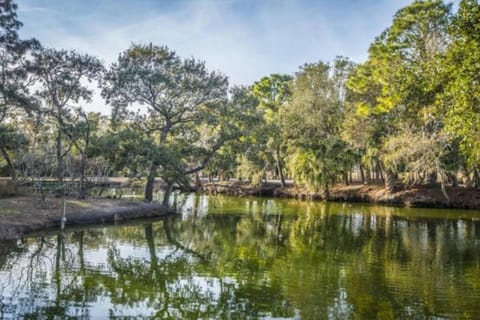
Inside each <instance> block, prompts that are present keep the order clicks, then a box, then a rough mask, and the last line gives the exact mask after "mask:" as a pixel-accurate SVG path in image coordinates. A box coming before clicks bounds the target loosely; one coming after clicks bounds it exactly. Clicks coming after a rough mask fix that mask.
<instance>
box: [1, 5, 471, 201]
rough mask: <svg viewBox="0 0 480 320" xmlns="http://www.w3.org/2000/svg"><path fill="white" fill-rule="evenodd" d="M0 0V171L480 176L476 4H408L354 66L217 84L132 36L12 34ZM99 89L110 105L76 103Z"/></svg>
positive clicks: (428, 178)
mask: <svg viewBox="0 0 480 320" xmlns="http://www.w3.org/2000/svg"><path fill="white" fill-rule="evenodd" d="M21 26H22V23H21V22H20V21H19V20H18V17H17V5H16V4H15V3H14V2H13V1H11V0H4V1H1V2H0V156H1V157H2V161H1V162H0V166H1V168H0V170H1V173H2V175H7V176H10V178H11V180H12V181H13V182H17V183H19V182H21V180H25V179H29V178H31V179H34V178H38V177H55V178H56V179H58V181H60V182H63V181H64V180H65V179H67V178H70V179H72V178H75V179H78V180H79V181H80V186H81V187H80V192H79V195H80V196H81V197H83V196H85V194H86V193H87V190H86V181H87V180H88V179H92V178H94V177H105V176H125V177H136V178H141V179H144V181H145V199H146V200H149V201H151V200H152V199H153V193H154V188H153V186H154V179H155V177H160V178H161V179H162V180H163V182H164V185H165V187H164V189H165V190H164V191H165V194H166V196H165V199H166V200H165V201H168V196H169V195H170V193H171V192H172V190H173V188H174V186H179V187H184V188H188V187H189V186H190V185H191V180H192V177H197V178H198V176H199V175H200V174H203V175H208V176H209V177H216V178H218V179H228V178H233V177H235V178H240V179H244V180H249V181H251V182H252V183H253V184H261V183H263V182H264V181H265V180H267V179H272V178H274V179H278V180H279V181H280V183H281V184H282V185H285V183H286V180H287V179H288V178H292V179H294V181H295V183H296V184H297V185H299V186H303V187H306V188H308V189H311V190H316V191H321V192H322V193H323V194H324V196H325V197H326V198H328V194H329V188H330V187H331V186H332V185H333V184H335V183H350V182H351V181H352V172H355V173H356V174H357V175H358V177H359V178H360V179H361V180H362V181H363V182H364V183H366V184H369V183H372V182H382V183H384V184H385V188H386V189H387V190H388V191H390V192H392V191H393V190H394V186H395V183H396V182H403V183H404V184H406V185H414V184H425V185H427V186H431V187H434V186H436V185H439V186H440V187H441V188H442V190H443V192H444V195H445V197H447V198H448V192H447V190H446V188H445V187H446V185H453V186H457V185H459V184H462V185H463V186H465V187H466V188H480V5H479V4H478V2H477V1H475V0H461V1H460V3H459V8H458V10H457V11H456V12H453V10H452V5H451V4H446V3H444V2H443V1H440V0H428V1H414V2H413V3H412V4H410V5H409V6H407V7H405V8H403V9H401V10H399V11H398V12H397V13H396V14H395V16H394V17H393V22H392V24H391V26H390V27H389V28H387V29H386V30H385V31H384V32H382V34H380V35H379V36H378V37H377V38H376V39H375V40H374V42H373V43H372V44H371V46H370V49H369V55H368V59H367V60H366V61H365V62H363V63H360V64H355V63H353V62H352V61H350V60H349V59H348V58H344V57H338V58H337V59H335V60H334V61H333V62H331V63H325V62H317V63H306V64H305V65H303V66H301V67H300V68H299V70H298V72H297V73H295V75H293V76H290V75H282V74H272V75H270V76H266V77H264V78H262V79H260V80H259V81H257V82H255V83H253V84H252V85H251V86H229V83H228V79H227V77H226V76H225V75H223V74H221V73H218V72H211V71H209V70H207V68H206V67H205V63H204V62H202V61H199V60H196V59H194V58H189V59H185V58H181V57H179V56H178V55H177V54H176V53H175V52H174V51H172V50H171V49H169V48H167V47H165V46H157V45H154V44H146V45H144V44H132V45H131V46H130V48H128V49H127V50H125V51H124V52H122V53H121V54H120V55H119V58H118V61H116V62H115V63H113V64H111V65H110V66H108V67H106V66H104V65H103V64H102V63H101V61H100V60H99V59H97V58H96V57H94V56H91V55H88V54H80V53H78V52H76V51H69V50H61V49H52V48H45V47H43V46H42V45H41V44H40V42H39V41H37V40H35V39H28V40H25V39H21V38H20V37H19V35H18V31H19V29H20V28H21ZM95 91H97V92H100V93H101V96H102V97H103V98H104V101H105V103H106V104H107V105H109V106H110V107H111V110H112V112H111V115H110V116H104V115H101V114H100V113H96V112H90V113H87V112H86V111H85V110H84V107H85V106H87V105H88V104H91V103H93V102H92V97H93V94H94V93H95Z"/></svg>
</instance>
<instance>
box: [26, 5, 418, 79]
mask: <svg viewBox="0 0 480 320" xmlns="http://www.w3.org/2000/svg"><path fill="white" fill-rule="evenodd" d="M17 2H18V5H19V18H20V20H21V21H22V22H23V23H24V28H23V29H22V31H21V33H22V35H23V36H24V37H32V36H33V37H36V38H38V39H39V40H40V41H41V42H42V43H43V44H44V45H46V46H49V47H56V48H67V49H77V50H79V51H81V52H84V53H90V54H94V55H96V56H98V57H100V58H101V59H102V60H103V61H105V62H106V63H111V62H112V61H114V60H115V59H116V57H117V56H118V53H119V52H120V51H123V50H125V49H126V48H127V47H128V46H129V45H130V43H132V42H153V43H155V44H161V45H167V46H168V47H170V48H171V49H174V50H176V51H177V53H178V54H179V55H181V56H194V57H196V58H198V59H201V60H205V61H206V63H207V66H208V67H209V68H210V69H215V70H220V71H222V72H223V73H225V74H226V75H227V76H229V78H230V82H231V83H233V84H250V83H252V82H253V81H256V80H258V79H259V78H261V77H262V76H264V75H268V74H271V73H288V74H292V73H294V72H295V71H296V70H297V69H298V66H300V65H302V64H303V63H305V62H315V61H319V60H323V61H331V60H332V59H333V58H335V56H337V55H343V56H348V57H350V58H351V59H352V60H354V61H357V62H359V61H363V60H364V59H365V58H366V56H367V49H368V46H369V44H370V43H371V42H372V40H373V39H374V37H375V36H377V35H378V34H380V32H381V31H382V30H384V29H385V28H386V27H388V26H389V25H390V23H391V20H392V16H393V15H394V13H395V12H396V11H397V10H398V9H400V8H401V7H403V6H405V5H407V4H408V3H410V1H409V0H377V1H374V0H364V1H360V0H358V1H353V0H352V1H348V0H339V1H327V0H83V1H81V0H18V1H17Z"/></svg>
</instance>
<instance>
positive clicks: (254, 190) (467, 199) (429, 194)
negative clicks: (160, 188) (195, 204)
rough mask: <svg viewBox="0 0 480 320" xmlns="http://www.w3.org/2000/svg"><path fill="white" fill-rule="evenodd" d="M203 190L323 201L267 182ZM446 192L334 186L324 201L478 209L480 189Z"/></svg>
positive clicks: (225, 184) (234, 183)
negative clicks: (446, 196)
mask: <svg viewBox="0 0 480 320" xmlns="http://www.w3.org/2000/svg"><path fill="white" fill-rule="evenodd" d="M203 190H204V192H206V193H212V194H226V195H235V196H248V195H259V196H272V197H281V198H295V199H301V200H323V199H322V196H321V194H320V193H318V192H310V191H308V190H306V189H303V188H299V187H296V186H288V187H285V188H281V187H280V185H279V184H278V183H268V184H264V185H262V186H261V187H253V186H251V185H250V184H248V183H246V182H239V181H228V182H219V183H215V184H212V183H208V184H205V185H204V186H203ZM447 193H448V195H449V198H450V201H447V199H446V198H445V197H444V195H443V194H442V191H441V190H440V187H437V188H433V189H429V188H426V187H425V186H415V187H411V188H404V187H403V186H401V185H397V186H396V188H395V192H393V193H388V192H386V191H385V188H384V187H383V185H363V184H355V185H348V186H346V185H337V186H334V187H332V189H331V190H330V197H329V199H328V200H329V201H335V202H362V203H375V204H381V205H390V206H406V207H418V208H455V209H480V190H473V189H466V188H463V187H455V188H454V187H447Z"/></svg>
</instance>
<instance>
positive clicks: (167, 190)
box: [162, 182, 173, 207]
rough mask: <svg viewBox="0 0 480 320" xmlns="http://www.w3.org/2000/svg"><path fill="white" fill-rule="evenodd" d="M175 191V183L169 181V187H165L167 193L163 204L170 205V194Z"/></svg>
mask: <svg viewBox="0 0 480 320" xmlns="http://www.w3.org/2000/svg"><path fill="white" fill-rule="evenodd" d="M172 191H173V183H171V182H167V187H166V188H165V194H164V196H163V202H162V203H163V205H164V206H167V207H168V202H169V200H170V195H171V194H172Z"/></svg>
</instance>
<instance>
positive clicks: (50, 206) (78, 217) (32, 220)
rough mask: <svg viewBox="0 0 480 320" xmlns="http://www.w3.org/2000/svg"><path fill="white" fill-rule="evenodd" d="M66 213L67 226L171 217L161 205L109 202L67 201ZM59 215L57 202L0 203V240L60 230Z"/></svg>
mask: <svg viewBox="0 0 480 320" xmlns="http://www.w3.org/2000/svg"><path fill="white" fill-rule="evenodd" d="M66 212H67V214H66V217H67V222H66V225H67V226H69V225H71V226H72V225H82V224H100V223H111V222H116V221H121V220H129V219H139V218H153V217H161V216H165V215H167V214H171V213H172V212H169V210H168V209H167V208H165V207H164V206H162V205H161V204H156V203H144V202H139V201H124V200H112V199H87V200H76V199H67V200H66ZM62 214H63V205H62V201H61V200H60V199H48V200H47V202H45V203H42V202H40V201H39V199H38V198H36V197H14V198H7V199H0V240H8V239H17V238H19V237H21V236H23V235H26V234H28V233H31V232H35V231H40V230H44V229H51V228H60V223H61V219H62Z"/></svg>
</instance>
